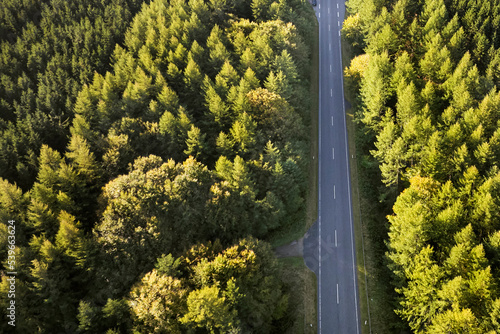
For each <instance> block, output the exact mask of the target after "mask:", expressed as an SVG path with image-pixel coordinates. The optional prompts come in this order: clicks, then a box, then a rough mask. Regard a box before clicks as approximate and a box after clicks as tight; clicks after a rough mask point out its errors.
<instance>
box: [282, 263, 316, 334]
mask: <svg viewBox="0 0 500 334" xmlns="http://www.w3.org/2000/svg"><path fill="white" fill-rule="evenodd" d="M278 261H279V263H280V264H281V279H282V280H283V282H284V283H285V284H287V285H288V287H289V289H290V298H289V305H290V310H291V314H290V315H291V318H292V319H293V324H292V326H291V327H290V328H289V329H288V330H287V331H286V332H285V334H313V333H317V331H318V329H317V325H316V320H317V317H318V316H317V313H316V305H317V297H316V296H317V293H316V291H317V287H316V285H317V279H316V275H315V274H314V273H313V272H311V271H310V270H309V269H308V268H307V267H306V265H305V264H304V259H303V258H302V257H286V258H281V259H279V260H278ZM311 325H312V326H311Z"/></svg>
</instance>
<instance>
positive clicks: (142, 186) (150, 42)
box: [0, 0, 314, 333]
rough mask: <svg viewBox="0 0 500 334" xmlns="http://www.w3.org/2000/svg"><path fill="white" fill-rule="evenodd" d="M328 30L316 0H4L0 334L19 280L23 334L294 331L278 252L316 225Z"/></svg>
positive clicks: (0, 17)
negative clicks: (313, 129)
mask: <svg viewBox="0 0 500 334" xmlns="http://www.w3.org/2000/svg"><path fill="white" fill-rule="evenodd" d="M313 19H314V16H313V15H311V8H310V6H309V4H308V3H307V2H306V1H304V0H278V1H272V0H252V1H248V0H237V1H227V0H209V1H204V0H189V1H181V0H172V1H167V0H153V1H151V2H149V1H146V2H144V3H143V2H142V1H138V0H116V1H110V2H108V1H100V0H84V1H60V0H38V1H37V0H23V1H16V0H5V1H2V3H1V5H0V38H1V41H0V43H1V47H0V49H1V51H0V52H1V54H0V79H1V83H0V132H1V134H0V217H1V219H0V221H1V224H0V260H1V263H2V265H1V267H0V272H1V273H2V282H1V284H0V294H1V295H2V298H1V299H0V306H1V308H2V310H3V311H2V314H3V316H2V319H3V321H2V323H1V324H0V328H1V330H0V331H3V332H8V331H9V330H11V329H12V327H11V326H9V325H8V319H7V318H6V313H5V312H6V308H7V306H8V305H9V299H7V298H4V296H7V294H8V291H9V287H10V285H9V284H10V283H9V282H8V281H7V278H8V277H7V276H6V272H9V271H14V270H13V269H15V270H16V271H17V276H16V285H15V289H16V290H15V295H16V296H15V303H16V329H17V331H18V332H23V333H59V332H65V333H66V332H81V333H129V332H138V333H283V332H284V331H285V330H286V328H287V327H288V326H289V325H290V322H292V321H293V319H290V315H289V314H290V307H291V306H290V305H289V303H288V290H287V289H289V288H288V287H287V286H286V284H284V283H283V282H282V281H281V280H280V278H279V273H278V267H279V266H278V263H277V261H276V259H275V258H274V255H273V252H272V249H271V247H270V245H269V244H268V243H266V241H264V240H269V239H270V238H271V237H272V236H273V234H276V233H280V231H283V230H286V229H288V228H290V226H291V224H293V223H294V222H296V221H299V220H300V219H302V218H303V215H304V212H303V211H304V210H303V208H304V203H303V202H304V200H303V198H304V195H305V193H306V177H307V175H306V172H307V168H308V166H307V165H308V161H307V159H306V157H307V155H308V150H309V136H308V134H309V131H308V128H309V126H310V124H309V123H310V116H309V110H310V103H311V101H310V97H309V96H308V92H309V75H310V53H311V47H312V44H311V43H312V40H313V38H312V34H313V33H314V30H313V26H314V23H313V22H312V20H313ZM12 221H14V223H13V224H14V226H15V246H16V247H15V254H10V253H8V249H9V248H8V246H9V245H8V242H7V240H10V239H8V238H7V236H8V235H10V234H12V233H10V231H11V229H10V227H9V224H10V225H12V224H11V223H9V222H12ZM257 238H259V239H262V240H259V239H257ZM12 259H14V260H15V266H12V265H11V264H10V262H9V261H10V260H12Z"/></svg>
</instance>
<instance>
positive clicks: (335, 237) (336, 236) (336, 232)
mask: <svg viewBox="0 0 500 334" xmlns="http://www.w3.org/2000/svg"><path fill="white" fill-rule="evenodd" d="M335 247H337V230H335Z"/></svg>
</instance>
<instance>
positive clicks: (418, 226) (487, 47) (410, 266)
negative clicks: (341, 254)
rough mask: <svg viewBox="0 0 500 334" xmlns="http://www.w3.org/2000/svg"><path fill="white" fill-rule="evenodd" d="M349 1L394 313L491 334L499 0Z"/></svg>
mask: <svg viewBox="0 0 500 334" xmlns="http://www.w3.org/2000/svg"><path fill="white" fill-rule="evenodd" d="M347 6H348V10H349V11H350V16H349V17H348V18H347V20H346V22H345V25H344V29H343V33H344V36H345V38H346V40H348V41H349V43H350V44H351V46H352V48H353V50H355V52H356V56H355V57H354V58H353V60H352V62H351V65H350V67H349V68H348V69H346V72H345V74H346V82H347V83H348V84H349V85H350V88H351V89H354V90H356V92H357V99H356V101H355V105H356V110H357V114H356V118H357V120H358V122H359V124H360V126H361V127H362V131H363V133H364V135H363V136H364V140H365V144H364V145H365V148H366V149H368V150H370V151H371V155H372V159H373V160H375V161H376V162H377V164H378V166H379V170H380V172H379V175H380V178H381V180H382V181H383V183H384V184H385V188H384V189H381V190H380V191H379V198H380V200H381V201H383V202H384V203H386V205H393V207H392V213H391V214H390V215H388V217H387V223H388V235H387V240H386V244H387V253H386V261H387V263H388V266H389V268H390V270H391V272H392V284H393V286H394V289H395V291H396V292H397V300H396V301H395V302H394V307H395V312H396V313H397V314H398V315H399V316H400V318H401V319H402V320H404V323H405V324H406V325H407V326H408V327H409V328H410V329H411V331H412V332H414V333H500V321H499V319H500V290H499V286H500V285H499V283H500V169H499V167H500V1H498V0H495V1H491V0H420V1H411V0H399V1H394V0H362V1H361V0H349V1H348V5H347ZM381 228H383V227H381Z"/></svg>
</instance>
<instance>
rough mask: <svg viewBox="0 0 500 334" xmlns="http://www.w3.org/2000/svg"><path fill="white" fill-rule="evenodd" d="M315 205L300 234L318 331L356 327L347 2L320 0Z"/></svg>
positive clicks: (349, 333) (350, 332)
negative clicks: (311, 222) (343, 43)
mask: <svg viewBox="0 0 500 334" xmlns="http://www.w3.org/2000/svg"><path fill="white" fill-rule="evenodd" d="M315 11H316V17H317V18H318V22H319V52H320V56H319V58H320V59H319V72H320V73H319V100H320V101H319V113H320V114H319V157H318V159H319V198H318V200H319V210H318V221H317V222H316V224H315V226H313V228H312V229H311V230H310V231H309V233H308V235H307V236H306V238H305V239H304V258H305V259H306V264H307V265H308V266H309V267H310V268H311V269H313V270H314V271H315V272H316V274H317V277H318V333H324V334H334V333H339V334H357V333H360V320H359V319H360V317H359V297H358V284H357V277H356V271H355V268H356V258H355V253H354V252H355V249H354V232H353V222H352V204H351V190H350V187H351V186H350V179H349V160H350V159H351V156H350V155H349V150H348V147H347V145H348V144H347V129H346V119H345V103H344V92H343V77H342V59H341V49H340V29H341V27H342V21H343V19H344V13H345V6H344V2H343V1H340V0H318V3H317V7H316V8H315Z"/></svg>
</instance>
